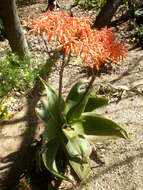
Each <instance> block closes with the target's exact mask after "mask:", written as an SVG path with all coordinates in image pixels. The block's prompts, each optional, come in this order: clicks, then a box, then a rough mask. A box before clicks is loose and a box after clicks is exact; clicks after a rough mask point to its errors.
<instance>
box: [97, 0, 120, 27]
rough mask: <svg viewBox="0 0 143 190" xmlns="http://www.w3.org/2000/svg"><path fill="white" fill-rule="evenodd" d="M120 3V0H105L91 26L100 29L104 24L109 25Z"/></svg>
mask: <svg viewBox="0 0 143 190" xmlns="http://www.w3.org/2000/svg"><path fill="white" fill-rule="evenodd" d="M121 4H122V0H107V3H106V4H105V5H104V6H103V8H102V9H101V11H100V13H99V14H98V16H97V17H96V20H95V22H94V24H93V27H96V28H99V29H100V28H102V27H104V26H110V22H111V19H112V17H113V15H114V14H115V12H116V10H117V8H118V7H119V6H120V5H121Z"/></svg>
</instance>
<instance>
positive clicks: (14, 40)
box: [0, 0, 29, 57]
mask: <svg viewBox="0 0 143 190" xmlns="http://www.w3.org/2000/svg"><path fill="white" fill-rule="evenodd" d="M0 17H1V18H2V21H3V25H4V28H5V32H6V37H7V39H8V41H9V44H10V47H11V49H12V51H13V52H16V53H17V54H18V55H19V56H20V57H23V56H24V55H25V54H29V51H28V45H27V41H26V38H25V36H24V33H23V30H22V27H21V25H20V20H19V16H18V12H17V8H16V4H15V0H1V1H0Z"/></svg>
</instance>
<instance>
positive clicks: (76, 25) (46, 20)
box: [30, 11, 127, 69]
mask: <svg viewBox="0 0 143 190" xmlns="http://www.w3.org/2000/svg"><path fill="white" fill-rule="evenodd" d="M91 24H92V22H91V20H90V19H89V18H87V17H70V16H69V15H68V14H67V13H66V12H52V11H48V12H46V13H44V14H41V15H40V16H39V17H38V18H36V19H33V20H32V21H31V25H30V27H31V33H35V34H39V35H41V36H42V37H44V36H45V35H47V40H48V42H50V41H51V39H55V41H58V42H59V44H60V45H59V46H58V49H59V50H63V51H64V53H65V55H66V56H67V55H68V54H69V53H72V54H75V55H77V56H80V57H81V58H82V59H83V66H87V65H88V66H90V67H92V68H93V67H95V66H96V68H97V69H99V66H100V65H101V64H102V63H103V62H109V61H112V62H118V61H121V60H123V59H124V58H125V54H126V52H127V47H126V46H124V45H122V44H120V43H119V42H117V41H115V37H114V34H113V32H112V30H111V29H107V28H103V29H101V30H97V29H92V28H91Z"/></svg>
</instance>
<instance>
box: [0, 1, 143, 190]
mask: <svg viewBox="0 0 143 190" xmlns="http://www.w3.org/2000/svg"><path fill="white" fill-rule="evenodd" d="M61 3H63V6H64V5H66V3H65V1H61ZM67 5H68V6H69V4H67ZM44 8H45V4H35V5H31V6H27V7H23V8H20V10H19V12H20V16H21V17H22V18H26V17H27V16H29V13H31V14H32V17H35V16H36V15H37V14H39V13H40V12H41V10H43V9H44ZM77 13H78V15H81V14H83V13H84V11H82V10H80V11H79V9H78V8H75V10H74V14H77ZM86 14H87V13H86ZM88 14H90V16H92V14H93V12H89V13H88ZM114 30H115V32H116V35H117V36H119V35H120V36H119V37H121V39H122V41H126V42H127V43H128V44H129V49H132V50H130V51H129V52H128V54H127V60H126V62H125V63H122V64H120V65H117V66H115V67H113V68H112V71H109V72H107V73H102V74H101V75H100V76H97V78H96V81H95V85H94V86H95V88H96V89H97V90H98V91H99V93H100V94H105V95H107V96H108V97H109V99H110V103H109V105H108V106H106V107H104V108H102V109H99V110H97V111H96V112H97V113H101V114H103V115H104V116H106V117H108V118H112V119H113V120H114V121H116V122H118V123H119V124H121V125H122V126H123V128H125V129H126V131H127V132H128V135H129V139H128V140H124V139H119V140H110V139H106V140H105V141H104V142H103V143H98V144H95V148H96V152H95V153H94V155H93V157H94V158H95V162H92V163H91V165H92V166H93V168H92V171H91V173H90V174H89V176H88V177H87V179H85V180H84V181H83V182H81V183H78V184H77V185H76V187H71V184H69V183H67V182H65V181H63V183H62V184H61V186H60V187H59V190H70V189H73V190H143V77H142V76H143V50H142V49H140V48H136V49H135V48H134V49H133V48H131V47H132V46H131V45H132V42H131V41H132V39H131V38H129V36H128V34H129V32H128V23H126V24H123V25H120V26H119V27H116V28H114ZM121 30H122V32H121ZM25 32H26V31H25ZM26 35H27V38H28V43H29V46H30V48H31V51H32V55H33V57H34V56H36V57H37V58H38V57H45V52H44V50H43V51H41V49H42V47H43V45H42V44H39V41H38V40H37V39H36V38H32V39H31V37H29V36H28V33H27V32H26ZM129 39H130V40H129ZM8 49H9V47H8V43H7V41H5V42H2V43H0V51H1V55H3V54H4V53H5V51H6V50H8ZM45 59H46V57H45ZM71 70H72V74H71ZM57 74H58V67H57V70H56V72H54V73H53V74H52V77H51V78H50V81H51V82H52V83H54V84H55V85H57V80H58V76H57ZM69 75H70V76H71V78H70V81H69ZM77 75H78V76H79V77H83V76H82V74H81V70H80V68H79V67H78V66H77V65H76V64H75V65H73V66H69V67H67V68H66V71H65V76H64V77H65V80H64V81H65V84H64V90H65V91H64V93H65V94H66V91H67V90H68V89H69V87H70V86H71V85H72V84H73V83H74V82H75V81H76V80H77ZM34 90H36V89H34ZM33 94H34V92H33V93H32V95H31V96H30V97H23V98H20V99H19V98H15V97H14V98H13V97H10V104H11V107H10V109H11V114H12V116H11V118H10V119H9V120H7V121H3V122H1V123H0V190H5V189H8V190H12V189H13V190H16V189H18V190H32V189H33V190H38V189H39V190H44V189H45V190H46V189H48V187H47V188H43V187H42V186H41V185H40V184H37V185H35V186H32V187H29V186H27V185H25V184H23V186H21V187H19V186H14V187H13V186H12V185H13V184H14V182H15V181H16V179H17V178H19V177H20V178H22V176H21V171H24V170H25V168H26V166H25V163H26V164H28V163H30V160H31V157H32V150H31V146H30V145H31V143H34V140H33V139H38V138H39V134H40V133H41V132H42V130H43V124H42V123H41V122H40V121H39V119H38V118H37V117H36V115H35V106H36V105H37V103H39V102H40V99H41V97H40V96H38V95H36V96H35V95H34V96H33ZM37 180H38V179H37Z"/></svg>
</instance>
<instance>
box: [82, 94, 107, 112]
mask: <svg viewBox="0 0 143 190" xmlns="http://www.w3.org/2000/svg"><path fill="white" fill-rule="evenodd" d="M107 104H108V99H107V98H106V97H103V96H97V95H94V96H92V95H91V96H90V97H89V99H88V102H87V104H86V107H85V110H84V111H85V112H91V111H93V110H95V109H97V108H100V107H102V106H105V105H107Z"/></svg>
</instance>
